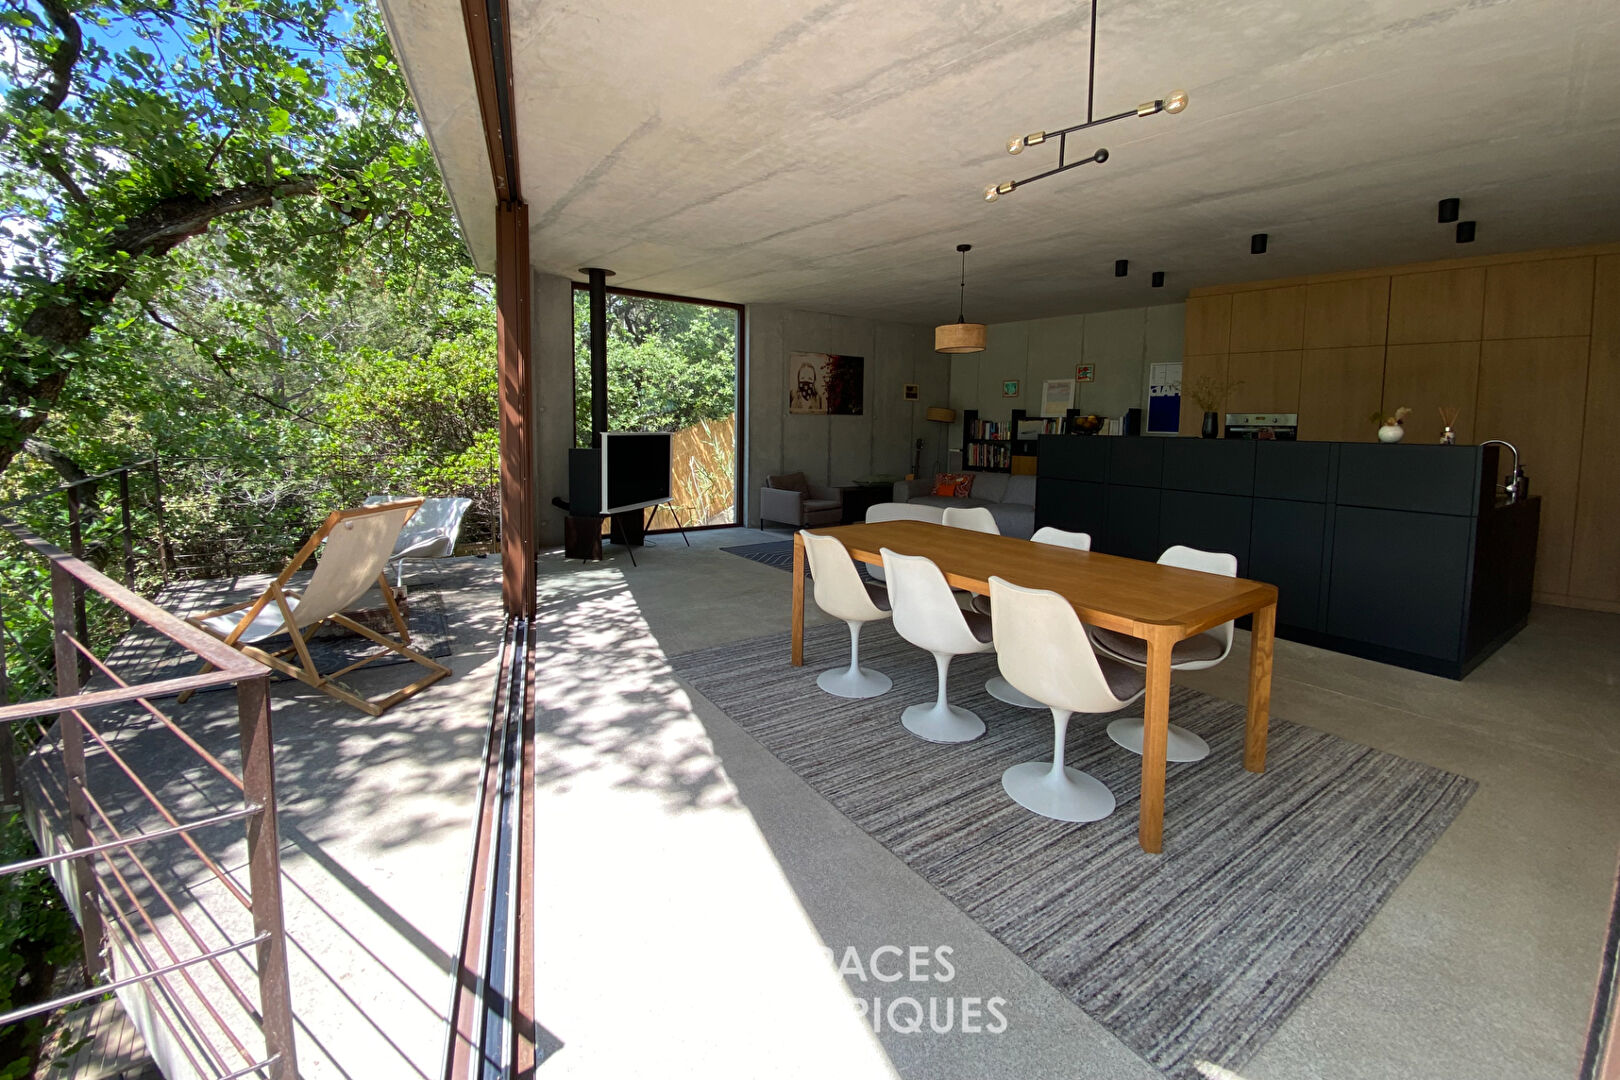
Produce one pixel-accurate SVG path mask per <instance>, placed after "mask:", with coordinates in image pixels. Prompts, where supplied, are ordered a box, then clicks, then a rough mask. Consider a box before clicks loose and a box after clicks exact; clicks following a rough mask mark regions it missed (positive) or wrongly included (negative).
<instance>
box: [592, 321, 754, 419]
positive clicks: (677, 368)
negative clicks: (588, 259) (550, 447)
mask: <svg viewBox="0 0 1620 1080" xmlns="http://www.w3.org/2000/svg"><path fill="white" fill-rule="evenodd" d="M607 327H608V332H607V339H608V340H607V344H608V427H609V428H610V429H611V430H613V431H679V430H681V429H682V428H687V427H691V426H692V425H693V424H695V423H697V422H698V421H700V420H719V419H722V418H723V417H726V416H730V415H731V414H732V413H733V412H734V411H736V408H737V396H736V395H737V315H736V312H734V311H733V310H732V309H730V308H723V307H710V306H707V305H703V304H689V303H683V302H681V301H677V300H652V299H647V298H645V297H637V296H621V295H618V294H615V293H609V294H608V297H607ZM574 431H575V440H576V442H577V443H578V444H579V445H588V444H589V442H590V433H591V360H590V299H589V296H588V294H586V293H585V292H583V291H580V290H575V292H574Z"/></svg>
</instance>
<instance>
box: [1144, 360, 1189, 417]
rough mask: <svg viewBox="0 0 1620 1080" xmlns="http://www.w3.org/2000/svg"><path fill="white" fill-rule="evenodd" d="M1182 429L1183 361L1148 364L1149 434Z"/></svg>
mask: <svg viewBox="0 0 1620 1080" xmlns="http://www.w3.org/2000/svg"><path fill="white" fill-rule="evenodd" d="M1180 430H1181V361H1180V360H1174V361H1171V362H1169V363H1165V364H1149V365H1148V414H1147V431H1148V434H1149V435H1152V434H1160V435H1174V434H1176V433H1177V432H1178V431H1180Z"/></svg>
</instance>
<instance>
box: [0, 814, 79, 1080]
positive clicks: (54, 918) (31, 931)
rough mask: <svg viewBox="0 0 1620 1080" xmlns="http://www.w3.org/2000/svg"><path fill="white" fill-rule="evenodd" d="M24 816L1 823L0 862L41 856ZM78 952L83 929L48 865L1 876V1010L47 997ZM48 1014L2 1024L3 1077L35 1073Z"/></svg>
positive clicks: (0, 1060) (12, 1078)
mask: <svg viewBox="0 0 1620 1080" xmlns="http://www.w3.org/2000/svg"><path fill="white" fill-rule="evenodd" d="M38 855H39V852H38V850H37V849H36V848H35V847H34V841H33V837H31V836H30V835H29V833H28V829H27V826H25V825H24V824H23V820H22V815H20V814H18V813H16V812H11V813H8V814H7V815H6V817H5V820H4V822H3V823H0V863H10V862H21V861H23V860H25V859H32V858H37V857H38ZM78 953H79V931H78V926H77V924H76V923H75V922H74V921H73V915H72V913H71V912H70V911H69V910H68V907H67V904H66V903H65V902H64V901H63V900H62V895H61V894H60V893H59V892H57V890H56V883H55V882H54V881H52V880H51V876H50V874H49V873H48V872H46V871H45V870H43V869H39V870H27V871H24V872H23V873H21V874H8V875H6V876H5V877H0V1012H9V1011H10V1010H12V1009H15V1008H21V1007H24V1006H27V1005H31V1004H33V1003H35V1002H38V1001H43V1000H44V999H45V998H46V997H48V996H49V993H50V981H51V976H52V975H53V973H54V972H55V970H56V969H57V968H58V967H61V966H62V965H65V964H69V963H72V962H73V960H74V958H75V957H77V956H78ZM44 1027H45V1018H44V1017H36V1018H34V1019H32V1020H25V1021H23V1022H22V1023H19V1024H12V1025H10V1026H8V1027H5V1028H0V1080H22V1078H24V1077H28V1076H32V1075H33V1065H34V1058H35V1055H36V1054H37V1051H38V1043H39V1036H40V1032H41V1031H43V1030H44Z"/></svg>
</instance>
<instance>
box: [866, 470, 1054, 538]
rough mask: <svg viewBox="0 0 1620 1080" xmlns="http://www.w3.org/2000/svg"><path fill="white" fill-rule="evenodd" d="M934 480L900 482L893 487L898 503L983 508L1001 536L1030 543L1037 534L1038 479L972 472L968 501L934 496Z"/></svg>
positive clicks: (895, 499) (952, 497) (966, 499)
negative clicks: (971, 488) (971, 486)
mask: <svg viewBox="0 0 1620 1080" xmlns="http://www.w3.org/2000/svg"><path fill="white" fill-rule="evenodd" d="M933 486H934V481H933V479H932V478H931V477H930V478H928V479H921V480H900V481H897V482H896V483H895V485H894V501H895V502H913V503H922V504H923V505H924V506H963V507H966V506H984V507H988V508H989V510H990V516H991V517H993V518H995V519H996V528H998V529H1000V530H1001V535H1002V536H1016V537H1018V538H1020V539H1022V540H1028V539H1029V538H1030V537H1031V536H1033V535H1034V534H1035V478H1034V477H1033V476H1009V475H1008V474H1006V473H992V472H976V473H973V494H972V495H970V496H969V497H967V498H965V499H958V498H956V497H954V496H946V495H934V494H932V489H933Z"/></svg>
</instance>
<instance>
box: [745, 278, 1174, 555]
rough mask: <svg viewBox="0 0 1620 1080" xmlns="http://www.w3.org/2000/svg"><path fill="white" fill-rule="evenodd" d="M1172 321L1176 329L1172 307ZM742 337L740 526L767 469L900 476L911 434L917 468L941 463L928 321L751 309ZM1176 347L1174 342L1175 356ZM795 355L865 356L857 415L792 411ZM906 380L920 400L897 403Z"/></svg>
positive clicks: (751, 520)
mask: <svg viewBox="0 0 1620 1080" xmlns="http://www.w3.org/2000/svg"><path fill="white" fill-rule="evenodd" d="M1176 321H1177V325H1178V326H1179V325H1180V315H1179V313H1178V315H1177V318H1176ZM745 338H746V351H745V356H746V364H747V384H748V385H747V397H748V408H747V411H746V415H745V421H746V425H745V432H744V436H743V438H744V443H745V447H744V453H745V454H746V458H745V460H746V462H747V468H746V471H745V479H744V483H743V491H742V492H741V493H740V495H741V497H742V500H743V507H744V514H745V515H746V520H747V522H748V524H750V525H754V526H757V525H758V524H759V512H758V507H757V506H756V505H755V504H756V503H757V502H758V498H759V488H760V487H761V486H763V484H764V483H765V477H766V476H767V475H769V474H772V473H780V472H799V471H802V472H803V473H804V474H805V475H806V476H807V477H808V478H809V479H810V480H811V481H812V482H813V483H820V484H847V483H849V482H851V481H853V480H855V479H856V478H857V477H861V476H866V475H869V474H874V473H892V474H894V475H897V476H904V475H905V474H906V473H907V472H909V471H910V469H911V457H912V448H913V444H914V440H916V439H918V438H921V439H922V440H923V465H922V468H923V471H924V472H925V473H931V472H933V471H935V470H937V469H942V468H944V466H945V453H944V451H945V438H946V435H947V432H946V430H945V425H943V424H930V423H928V422H927V421H926V420H924V419H923V415H924V413H925V412H926V410H927V408H928V406H930V405H943V404H945V403H946V401H947V400H948V399H949V394H950V365H949V364H948V362H947V358H946V357H944V356H941V355H939V354H937V353H935V352H934V339H933V329H932V328H931V327H927V326H916V325H911V324H907V323H890V322H878V321H875V320H871V319H854V318H848V317H845V316H841V315H824V314H819V313H817V312H811V311H797V310H794V309H792V308H786V307H781V306H778V305H751V306H750V307H749V308H748V316H747V327H746V330H745ZM1180 349H1181V345H1180V340H1179V338H1178V339H1177V343H1176V355H1177V356H1178V357H1179V356H1180ZM795 352H819V353H837V354H841V355H846V356H864V357H865V358H866V387H865V397H864V405H865V411H864V412H863V414H862V415H860V416H790V415H789V414H788V356H789V354H790V353H795ZM906 383H916V384H918V386H919V387H920V390H921V395H922V396H921V398H920V400H918V401H916V402H908V401H905V400H903V399H902V396H901V395H902V387H903V386H904V384H906Z"/></svg>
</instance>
